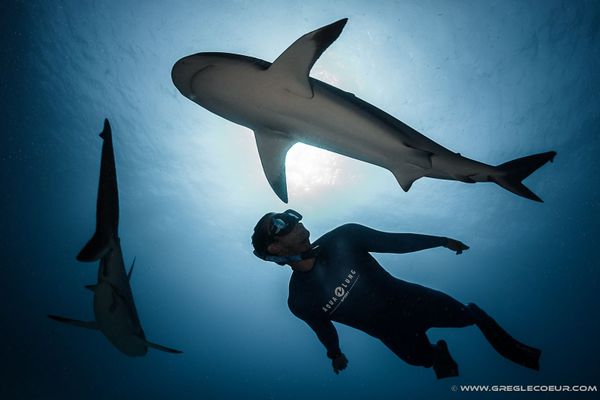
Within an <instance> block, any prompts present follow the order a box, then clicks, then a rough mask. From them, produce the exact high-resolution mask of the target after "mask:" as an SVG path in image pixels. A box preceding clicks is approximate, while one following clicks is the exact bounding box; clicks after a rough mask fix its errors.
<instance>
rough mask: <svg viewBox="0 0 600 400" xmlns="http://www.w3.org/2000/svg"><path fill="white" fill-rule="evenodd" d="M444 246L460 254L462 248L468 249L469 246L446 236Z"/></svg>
mask: <svg viewBox="0 0 600 400" xmlns="http://www.w3.org/2000/svg"><path fill="white" fill-rule="evenodd" d="M444 247H446V248H448V249H450V250H452V251H455V252H456V254H462V252H463V250H469V246H467V245H466V244H464V243H463V242H459V241H458V240H454V239H450V238H446V244H445V245H444Z"/></svg>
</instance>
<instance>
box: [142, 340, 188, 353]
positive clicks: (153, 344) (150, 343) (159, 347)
mask: <svg viewBox="0 0 600 400" xmlns="http://www.w3.org/2000/svg"><path fill="white" fill-rule="evenodd" d="M144 341H145V342H146V345H147V346H148V347H151V348H153V349H156V350H160V351H165V352H167V353H173V354H181V353H183V351H181V350H175V349H171V348H170V347H166V346H162V345H160V344H156V343H152V342H149V341H147V340H144Z"/></svg>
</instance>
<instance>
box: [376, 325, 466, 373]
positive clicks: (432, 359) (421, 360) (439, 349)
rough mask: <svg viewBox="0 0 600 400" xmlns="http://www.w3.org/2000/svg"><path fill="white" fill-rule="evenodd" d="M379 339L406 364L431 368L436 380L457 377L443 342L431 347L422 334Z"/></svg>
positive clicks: (405, 334) (456, 371) (413, 333)
mask: <svg viewBox="0 0 600 400" xmlns="http://www.w3.org/2000/svg"><path fill="white" fill-rule="evenodd" d="M380 339H381V341H382V342H383V344H385V345H386V346H387V347H388V348H389V349H390V350H392V351H393V352H394V354H396V355H397V356H398V357H400V358H401V359H402V360H404V361H405V362H406V363H408V364H410V365H415V366H419V367H425V368H431V367H433V370H434V372H435V375H436V376H437V378H438V379H442V378H449V377H452V376H458V365H457V364H456V362H455V361H454V360H453V359H452V356H451V355H450V352H449V351H448V346H447V345H446V342H445V341H443V340H440V341H438V342H437V344H436V345H432V344H431V343H430V342H429V339H428V338H427V335H426V334H425V333H424V332H412V333H407V332H405V333H402V334H396V335H389V336H384V337H381V338H380Z"/></svg>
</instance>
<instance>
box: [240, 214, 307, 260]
mask: <svg viewBox="0 0 600 400" xmlns="http://www.w3.org/2000/svg"><path fill="white" fill-rule="evenodd" d="M300 220H302V215H300V213H298V212H297V211H294V210H286V211H284V212H282V213H272V212H271V213H267V214H265V215H264V216H263V217H262V218H261V219H260V220H259V221H258V223H257V224H256V226H255V227H254V233H253V234H252V246H253V247H254V255H256V256H257V257H259V258H261V259H263V260H265V261H273V262H276V263H278V264H280V265H285V264H289V263H290V262H294V261H300V260H302V259H304V257H305V256H306V255H307V254H308V252H310V251H311V249H312V246H311V244H310V239H309V238H310V232H309V231H308V230H307V229H306V228H305V227H304V225H303V224H302V223H301V222H300Z"/></svg>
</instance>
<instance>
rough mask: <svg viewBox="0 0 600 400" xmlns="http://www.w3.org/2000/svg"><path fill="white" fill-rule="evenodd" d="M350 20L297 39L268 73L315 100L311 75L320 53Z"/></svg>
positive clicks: (288, 87)
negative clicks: (309, 76)
mask: <svg viewBox="0 0 600 400" xmlns="http://www.w3.org/2000/svg"><path fill="white" fill-rule="evenodd" d="M346 22H348V18H344V19H341V20H339V21H337V22H334V23H332V24H329V25H327V26H324V27H322V28H319V29H317V30H314V31H312V32H309V33H307V34H306V35H304V36H302V37H301V38H299V39H298V40H296V41H295V42H294V43H292V45H291V46H290V47H288V48H287V49H286V50H285V51H284V52H283V53H281V55H280V56H279V57H277V59H276V60H275V61H274V62H273V64H272V65H271V66H270V67H269V69H268V73H269V74H271V75H272V76H275V77H281V81H282V82H284V83H283V86H284V88H285V89H287V90H289V91H290V92H292V93H294V94H297V95H299V96H302V97H306V98H312V97H313V89H312V86H311V85H310V81H309V78H308V75H309V73H310V70H311V68H312V67H313V65H314V64H315V62H316V61H317V60H318V59H319V57H320V56H321V54H323V52H324V51H325V50H326V49H327V48H328V47H329V46H330V45H331V44H332V43H333V42H334V41H335V40H336V39H337V38H338V37H339V36H340V33H342V30H343V29H344V26H345V25H346Z"/></svg>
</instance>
